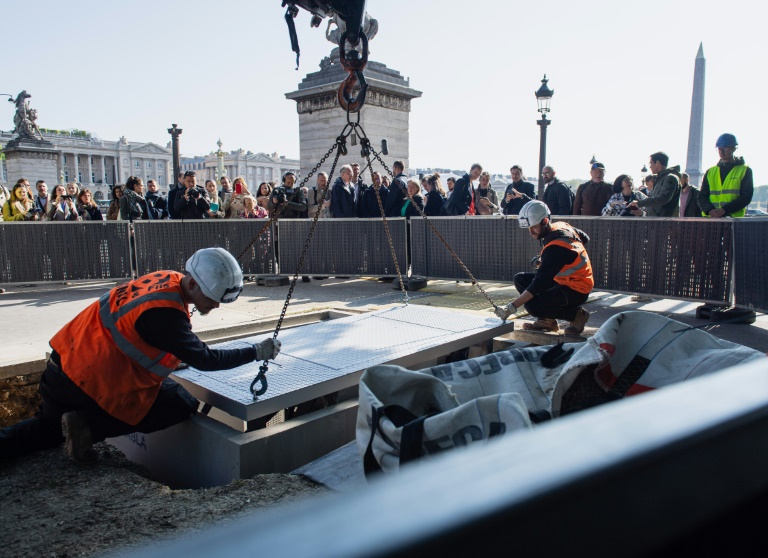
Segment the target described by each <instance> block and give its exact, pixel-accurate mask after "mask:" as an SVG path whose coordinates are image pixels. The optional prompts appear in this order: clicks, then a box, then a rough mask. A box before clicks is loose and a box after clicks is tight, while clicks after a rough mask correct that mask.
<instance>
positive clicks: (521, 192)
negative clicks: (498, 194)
mask: <svg viewBox="0 0 768 558" xmlns="http://www.w3.org/2000/svg"><path fill="white" fill-rule="evenodd" d="M509 172H510V174H511V175H512V184H509V185H507V189H506V190H505V191H504V197H503V198H502V200H501V209H502V210H503V211H502V213H504V215H517V214H519V213H520V210H521V209H522V208H523V206H524V205H525V204H526V203H528V202H529V201H531V200H535V199H536V187H535V186H534V185H533V184H532V183H530V182H528V181H527V180H525V179H524V175H523V168H522V167H521V166H520V165H512V167H510V169H509Z"/></svg>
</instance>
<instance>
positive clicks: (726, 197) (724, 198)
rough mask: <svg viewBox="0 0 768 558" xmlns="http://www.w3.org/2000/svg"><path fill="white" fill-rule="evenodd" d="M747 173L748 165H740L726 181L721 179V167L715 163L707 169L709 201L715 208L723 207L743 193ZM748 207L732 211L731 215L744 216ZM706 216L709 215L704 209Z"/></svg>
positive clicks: (734, 168)
mask: <svg viewBox="0 0 768 558" xmlns="http://www.w3.org/2000/svg"><path fill="white" fill-rule="evenodd" d="M745 174H747V165H738V166H735V167H733V168H732V169H731V171H730V172H729V173H728V176H726V177H725V182H722V181H721V180H720V167H718V166H717V165H715V166H714V167H712V168H711V169H709V170H708V171H707V182H709V201H710V202H712V205H714V206H715V208H721V207H723V206H724V205H725V204H727V203H728V202H732V201H733V200H735V199H737V198H738V197H739V196H740V195H741V181H742V179H743V178H744V175H745ZM746 209H747V208H746V207H742V208H741V209H740V210H738V211H736V212H734V213H731V217H744V215H745V214H746ZM701 214H702V215H703V216H704V217H709V215H708V214H707V213H704V212H703V211H702V213H701Z"/></svg>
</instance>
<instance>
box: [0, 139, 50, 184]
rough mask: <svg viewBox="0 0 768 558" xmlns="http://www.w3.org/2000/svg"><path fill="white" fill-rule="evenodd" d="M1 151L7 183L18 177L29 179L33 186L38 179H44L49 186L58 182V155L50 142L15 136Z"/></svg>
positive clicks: (12, 182)
mask: <svg viewBox="0 0 768 558" xmlns="http://www.w3.org/2000/svg"><path fill="white" fill-rule="evenodd" d="M3 151H4V152H5V165H6V168H7V170H8V184H9V185H13V184H15V183H16V181H17V180H18V179H19V178H26V179H27V180H29V183H30V184H31V185H32V187H33V188H34V185H35V182H37V181H38V180H45V182H46V183H47V184H48V186H49V188H50V187H52V186H54V185H56V184H58V182H59V173H58V160H59V155H58V152H57V151H56V150H55V148H54V145H53V144H52V143H51V142H49V141H46V140H35V139H22V138H16V139H14V140H11V141H9V142H8V144H7V145H6V146H5V149H4V150H3ZM34 193H35V192H34V191H33V194H34Z"/></svg>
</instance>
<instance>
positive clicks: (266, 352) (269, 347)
mask: <svg viewBox="0 0 768 558" xmlns="http://www.w3.org/2000/svg"><path fill="white" fill-rule="evenodd" d="M281 346H282V343H281V342H280V340H279V339H272V338H271V337H270V338H269V339H265V340H264V341H262V342H260V343H254V344H253V348H254V349H256V359H255V360H272V359H273V358H275V357H276V356H277V355H278V354H279V353H280V347H281Z"/></svg>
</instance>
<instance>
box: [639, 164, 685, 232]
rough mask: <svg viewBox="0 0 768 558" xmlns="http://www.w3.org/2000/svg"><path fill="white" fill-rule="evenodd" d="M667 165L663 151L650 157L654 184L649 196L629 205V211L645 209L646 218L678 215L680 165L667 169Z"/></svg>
mask: <svg viewBox="0 0 768 558" xmlns="http://www.w3.org/2000/svg"><path fill="white" fill-rule="evenodd" d="M668 164H669V157H668V156H667V154H666V153H664V152H663V151H657V152H656V153H652V154H651V155H650V158H649V165H650V168H651V171H652V172H653V174H655V175H656V184H655V185H654V186H653V191H652V192H651V195H650V196H648V197H647V198H645V199H644V200H639V201H633V202H632V203H631V204H630V209H631V210H636V209H637V208H638V207H639V208H641V209H645V213H646V215H648V217H672V216H674V215H677V214H678V206H677V204H678V202H679V200H680V178H679V177H680V165H675V166H674V167H667V165H668ZM635 215H637V213H635Z"/></svg>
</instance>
